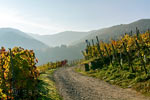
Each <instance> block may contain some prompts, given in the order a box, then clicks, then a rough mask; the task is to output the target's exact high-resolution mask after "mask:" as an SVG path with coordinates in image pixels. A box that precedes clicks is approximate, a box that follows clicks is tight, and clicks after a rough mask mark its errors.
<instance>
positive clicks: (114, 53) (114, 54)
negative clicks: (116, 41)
mask: <svg viewBox="0 0 150 100" xmlns="http://www.w3.org/2000/svg"><path fill="white" fill-rule="evenodd" d="M112 50H113V56H114V57H115V59H116V60H117V61H118V62H119V66H120V68H121V69H122V65H121V63H120V59H119V58H117V54H116V50H115V48H114V45H113V44H112Z"/></svg>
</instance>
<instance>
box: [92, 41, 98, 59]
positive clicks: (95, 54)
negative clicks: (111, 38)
mask: <svg viewBox="0 0 150 100" xmlns="http://www.w3.org/2000/svg"><path fill="white" fill-rule="evenodd" d="M92 46H93V52H94V56H95V57H97V54H96V52H95V44H94V40H93V39H92Z"/></svg>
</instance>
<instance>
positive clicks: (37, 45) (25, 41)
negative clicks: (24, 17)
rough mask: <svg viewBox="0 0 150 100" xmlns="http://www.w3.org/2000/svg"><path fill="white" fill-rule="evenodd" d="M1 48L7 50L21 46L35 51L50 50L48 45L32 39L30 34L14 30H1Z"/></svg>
mask: <svg viewBox="0 0 150 100" xmlns="http://www.w3.org/2000/svg"><path fill="white" fill-rule="evenodd" d="M0 46H4V47H5V48H12V47H14V46H21V47H23V48H26V49H34V50H38V49H41V48H48V46H47V45H45V44H44V43H42V42H40V41H38V40H36V39H34V38H32V37H31V36H29V35H28V34H26V33H24V32H22V31H20V30H17V29H12V28H0Z"/></svg>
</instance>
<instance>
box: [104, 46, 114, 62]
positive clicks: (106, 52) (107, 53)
mask: <svg viewBox="0 0 150 100" xmlns="http://www.w3.org/2000/svg"><path fill="white" fill-rule="evenodd" d="M104 48H105V50H106V54H107V56H108V57H109V60H110V63H111V64H112V60H111V57H110V55H109V53H108V50H107V47H106V46H104Z"/></svg>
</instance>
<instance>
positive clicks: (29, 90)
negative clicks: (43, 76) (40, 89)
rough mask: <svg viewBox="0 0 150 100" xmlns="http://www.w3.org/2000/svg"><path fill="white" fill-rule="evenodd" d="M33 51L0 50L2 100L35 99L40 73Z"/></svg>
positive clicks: (0, 94)
mask: <svg viewBox="0 0 150 100" xmlns="http://www.w3.org/2000/svg"><path fill="white" fill-rule="evenodd" d="M37 62H38V60H37V59H36V58H35V54H34V52H33V50H25V49H23V48H21V47H19V48H18V47H14V48H13V49H12V50H11V49H9V50H5V48H4V47H2V48H1V49H0V98H1V99H2V100H8V99H9V100H10V99H11V100H16V99H17V100H20V99H21V100H22V99H25V98H28V99H33V97H34V98H35V97H36V95H37V91H36V89H35V87H36V85H37V78H38V76H39V72H38V70H37V68H36V66H35V65H36V63H37Z"/></svg>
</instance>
